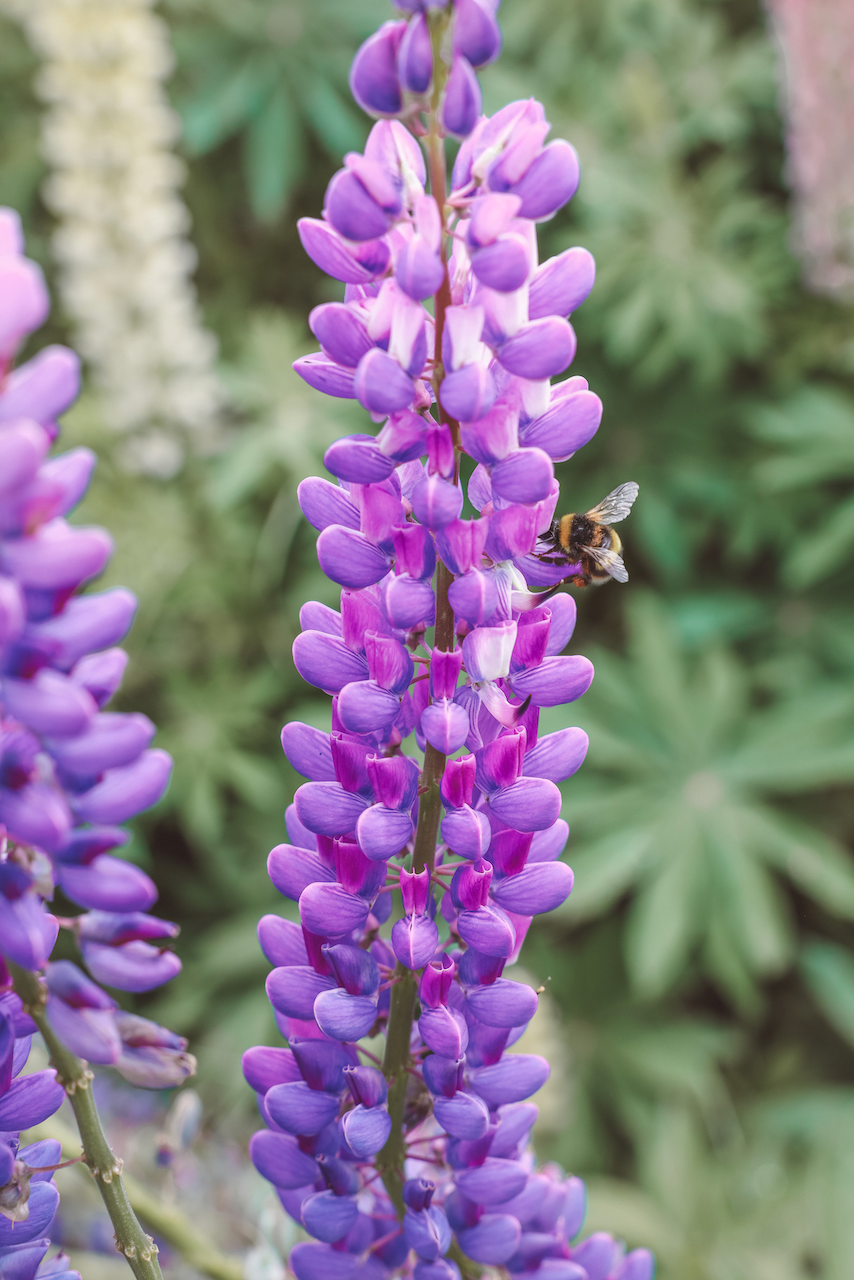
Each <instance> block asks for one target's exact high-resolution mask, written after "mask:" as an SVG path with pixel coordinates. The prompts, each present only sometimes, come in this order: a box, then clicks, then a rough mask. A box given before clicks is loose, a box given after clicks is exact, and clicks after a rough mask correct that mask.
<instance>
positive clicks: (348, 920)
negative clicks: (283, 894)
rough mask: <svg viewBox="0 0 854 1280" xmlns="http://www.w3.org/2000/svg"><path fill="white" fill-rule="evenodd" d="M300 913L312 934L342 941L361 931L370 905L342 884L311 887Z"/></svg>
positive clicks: (307, 890) (302, 898)
mask: <svg viewBox="0 0 854 1280" xmlns="http://www.w3.org/2000/svg"><path fill="white" fill-rule="evenodd" d="M299 913H300V919H301V920H302V922H303V925H304V926H305V928H306V929H308V930H309V932H310V933H316V934H318V935H320V936H321V937H327V938H342V937H344V935H345V934H347V933H351V932H352V931H353V929H361V927H362V925H363V924H364V923H365V921H366V920H367V918H368V904H367V902H365V899H364V898H360V897H359V896H358V895H357V894H354V893H348V892H347V890H346V889H345V888H344V887H343V885H340V884H310V885H309V886H308V888H307V889H304V890H303V892H302V894H301V895H300V900H299Z"/></svg>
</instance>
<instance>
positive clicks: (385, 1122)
mask: <svg viewBox="0 0 854 1280" xmlns="http://www.w3.org/2000/svg"><path fill="white" fill-rule="evenodd" d="M341 1128H342V1129H343V1131H344V1137H345V1138H346V1140H347V1145H348V1146H349V1147H350V1150H351V1151H352V1152H353V1154H354V1155H356V1156H358V1157H359V1159H360V1160H364V1159H366V1158H367V1157H368V1156H373V1155H376V1153H377V1152H378V1151H381V1150H382V1148H383V1147H384V1146H385V1144H386V1142H387V1140H388V1135H389V1134H390V1133H391V1116H390V1115H389V1113H388V1110H387V1109H386V1108H385V1107H363V1106H362V1105H361V1104H360V1105H359V1106H357V1107H354V1108H353V1110H352V1111H348V1112H346V1113H345V1115H344V1117H343V1119H342V1121H341Z"/></svg>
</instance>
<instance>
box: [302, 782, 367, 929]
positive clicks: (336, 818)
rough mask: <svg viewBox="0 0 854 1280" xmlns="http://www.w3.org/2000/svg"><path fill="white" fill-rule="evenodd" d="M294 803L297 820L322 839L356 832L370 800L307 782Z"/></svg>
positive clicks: (336, 787) (329, 784) (333, 784)
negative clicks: (361, 814)
mask: <svg viewBox="0 0 854 1280" xmlns="http://www.w3.org/2000/svg"><path fill="white" fill-rule="evenodd" d="M294 803H295V804H296V807H297V817H298V818H299V820H300V822H301V823H302V824H303V826H305V827H308V829H309V831H314V832H315V833H316V834H317V835H322V836H346V835H348V834H349V832H351V831H353V830H355V827H356V820H357V819H358V817H359V814H360V813H362V811H363V810H364V809H367V807H368V805H369V804H370V801H369V800H365V799H364V798H363V797H362V796H360V795H356V794H354V793H353V792H352V791H345V790H344V788H343V787H342V786H340V785H339V784H338V783H337V782H305V783H303V785H302V786H301V787H299V788H298V789H297V792H296V795H295V796H294ZM318 932H320V933H324V932H325V930H323V929H320V930H318Z"/></svg>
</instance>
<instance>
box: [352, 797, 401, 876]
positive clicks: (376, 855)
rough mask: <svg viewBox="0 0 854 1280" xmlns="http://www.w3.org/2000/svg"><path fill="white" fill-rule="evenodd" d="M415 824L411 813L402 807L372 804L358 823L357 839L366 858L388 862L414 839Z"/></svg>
mask: <svg viewBox="0 0 854 1280" xmlns="http://www.w3.org/2000/svg"><path fill="white" fill-rule="evenodd" d="M412 833H413V826H412V819H411V818H410V816H409V814H408V813H406V812H404V811H402V810H400V809H387V808H386V807H385V806H384V805H381V804H377V805H372V806H371V808H370V809H365V811H364V813H362V814H361V815H360V817H359V819H358V821H357V823H356V839H357V840H358V842H359V847H360V849H361V850H362V852H363V853H364V855H365V857H366V858H371V859H372V860H373V861H378V862H386V861H387V860H388V859H389V858H393V857H395V856H396V855H397V854H398V853H400V852H401V850H402V849H404V848H405V847H406V845H407V844H408V843H409V841H410V840H411V839H412Z"/></svg>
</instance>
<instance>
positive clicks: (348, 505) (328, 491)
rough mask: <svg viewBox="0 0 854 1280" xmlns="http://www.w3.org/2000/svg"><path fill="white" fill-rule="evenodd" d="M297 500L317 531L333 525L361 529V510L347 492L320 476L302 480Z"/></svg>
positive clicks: (298, 487)
mask: <svg viewBox="0 0 854 1280" xmlns="http://www.w3.org/2000/svg"><path fill="white" fill-rule="evenodd" d="M297 499H298V501H299V505H300V510H301V511H302V513H303V515H304V516H305V518H306V520H307V521H308V523H309V524H310V525H313V526H314V528H315V529H317V530H320V531H322V530H323V529H326V528H327V527H328V526H329V525H331V524H341V525H345V526H346V527H347V528H348V529H358V528H359V510H358V507H355V506H354V505H353V503H352V502H351V501H350V497H349V494H348V493H347V490H346V489H341V488H339V487H338V485H336V484H330V482H329V481H328V480H323V479H321V477H320V476H309V477H308V479H307V480H301V481H300V483H299V485H298V486H297Z"/></svg>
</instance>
